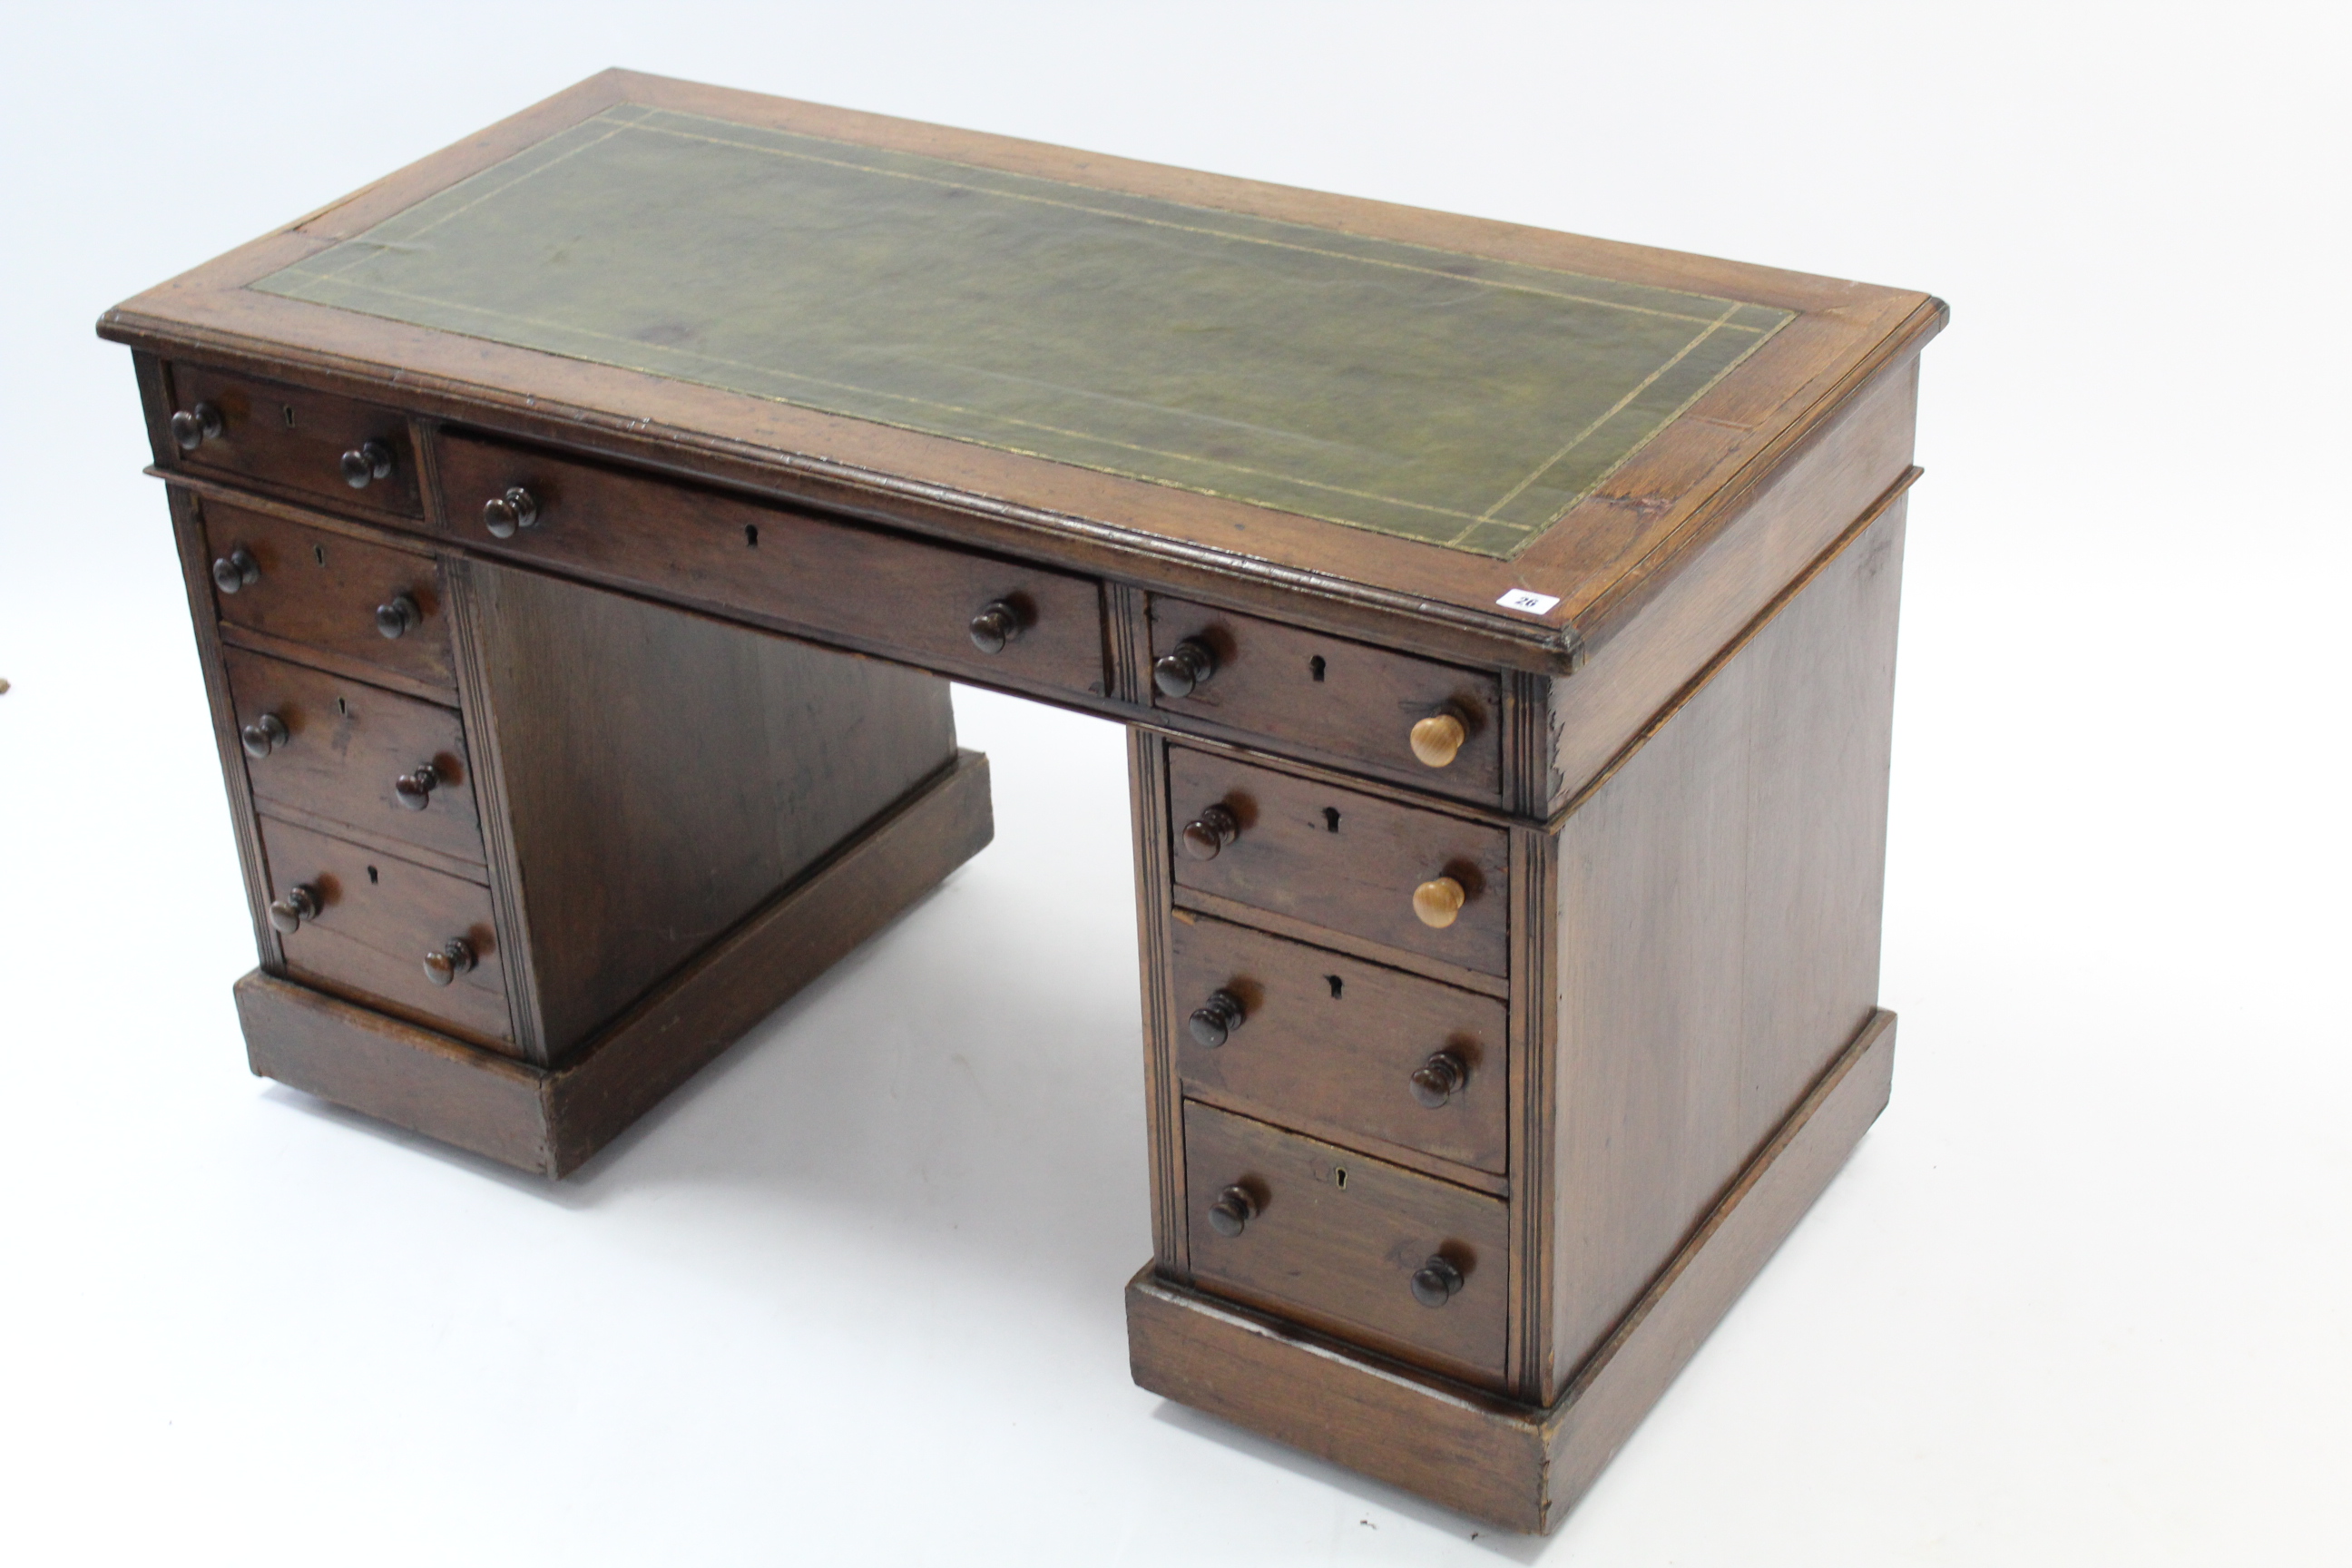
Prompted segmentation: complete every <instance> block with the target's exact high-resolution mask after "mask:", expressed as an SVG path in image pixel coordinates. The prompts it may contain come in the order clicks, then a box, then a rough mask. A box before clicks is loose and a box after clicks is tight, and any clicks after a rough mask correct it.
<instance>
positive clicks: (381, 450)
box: [343, 441, 392, 490]
mask: <svg viewBox="0 0 2352 1568" xmlns="http://www.w3.org/2000/svg"><path fill="white" fill-rule="evenodd" d="M390 478H392V448H391V447H387V446H385V445H384V444H383V442H381V441H362V442H361V443H360V444H359V445H358V446H356V447H352V449H351V450H350V451H348V452H345V453H344V454H343V483H345V484H347V485H349V486H351V487H352V489H355V490H363V489H367V488H368V483H369V481H370V480H372V479H390Z"/></svg>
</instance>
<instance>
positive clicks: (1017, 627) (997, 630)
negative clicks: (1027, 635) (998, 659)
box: [971, 599, 1029, 653]
mask: <svg viewBox="0 0 2352 1568" xmlns="http://www.w3.org/2000/svg"><path fill="white" fill-rule="evenodd" d="M1028 626H1029V620H1028V617H1027V616H1024V615H1023V614H1022V613H1021V612H1020V610H1019V609H1018V608H1016V607H1015V606H1013V605H1009V604H1007V603H1005V602H1004V601H1003V599H999V600H997V601H996V602H995V603H993V604H992V605H989V606H988V607H987V608H986V609H984V610H982V611H981V612H980V614H978V615H976V616H972V618H971V646H972V647H976V648H978V649H980V651H981V652H982V653H1003V651H1004V645H1005V644H1007V643H1013V642H1019V641H1020V640H1021V634H1022V633H1023V632H1024V631H1025V630H1027V629H1028Z"/></svg>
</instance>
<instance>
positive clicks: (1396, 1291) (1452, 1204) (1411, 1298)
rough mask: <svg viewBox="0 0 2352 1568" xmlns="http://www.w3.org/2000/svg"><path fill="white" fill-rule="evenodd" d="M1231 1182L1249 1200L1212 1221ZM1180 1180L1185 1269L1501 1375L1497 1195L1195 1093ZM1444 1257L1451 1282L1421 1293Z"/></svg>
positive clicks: (1257, 1301) (1503, 1216) (1503, 1245)
mask: <svg viewBox="0 0 2352 1568" xmlns="http://www.w3.org/2000/svg"><path fill="white" fill-rule="evenodd" d="M1236 1187H1237V1188H1240V1189H1241V1190H1242V1191H1243V1193H1244V1194H1247V1201H1246V1203H1245V1204H1243V1205H1229V1207H1228V1211H1227V1214H1228V1216H1230V1215H1231V1214H1232V1212H1233V1210H1234V1207H1235V1206H1238V1207H1240V1208H1242V1209H1244V1210H1245V1211H1254V1212H1249V1213H1248V1214H1247V1217H1246V1218H1245V1219H1244V1221H1243V1223H1242V1224H1241V1226H1240V1227H1239V1233H1238V1234H1234V1235H1226V1234H1222V1233H1221V1232H1220V1231H1219V1229H1218V1228H1217V1226H1218V1220H1219V1216H1217V1215H1214V1214H1213V1210H1214V1209H1215V1207H1216V1205H1218V1204H1219V1202H1220V1200H1221V1198H1223V1194H1225V1192H1226V1190H1227V1189H1228V1188H1236ZM1184 1188H1185V1209H1186V1225H1187V1234H1188V1237H1189V1251H1190V1255H1191V1258H1192V1279H1193V1282H1194V1283H1195V1284H1197V1285H1199V1286H1201V1287H1202V1289H1210V1290H1215V1291H1219V1292H1221V1293H1223V1294H1224V1295H1227V1296H1231V1297H1233V1298H1234V1300H1240V1301H1244V1302H1246V1303H1248V1304H1250V1305H1252V1306H1257V1307H1263V1308H1265V1310H1269V1311H1273V1312H1277V1313H1280V1314H1282V1315H1283V1316H1286V1317H1290V1318H1295V1319H1297V1320H1298V1321H1302V1322H1305V1323H1307V1324H1309V1325H1310V1326H1313V1327H1317V1328H1321V1329H1324V1330H1327V1331H1330V1332H1332V1333H1334V1334H1337V1335H1339V1336H1340V1337H1343V1338H1345V1339H1349V1340H1351V1341H1354V1342H1358V1343H1360V1344H1364V1345H1367V1346H1370V1347H1371V1348H1372V1349H1375V1350H1380V1351H1383V1352H1387V1353H1389V1354H1391V1355H1394V1356H1396V1357H1398V1358H1399V1359H1400V1360H1403V1361H1410V1362H1415V1363H1420V1364H1421V1365H1423V1366H1427V1367H1430V1368H1432V1369H1433V1370H1435V1371H1438V1372H1443V1373H1449V1374H1451V1375H1453V1376H1455V1377H1459V1378H1462V1379H1464V1380H1465V1381H1467V1382H1472V1383H1477V1384H1486V1385H1487V1386H1489V1387H1497V1386H1500V1385H1501V1384H1502V1382H1503V1374H1504V1364H1503V1363H1504V1349H1505V1335H1506V1331H1507V1321H1508V1315H1507V1304H1508V1302H1507V1297H1508V1291H1507V1283H1508V1277H1509V1274H1510V1269H1509V1268H1508V1248H1507V1238H1508V1225H1507V1215H1508V1213H1509V1210H1508V1207H1507V1205H1505V1204H1504V1202H1503V1201H1502V1200H1501V1199H1499V1198H1491V1197H1488V1196H1486V1194H1483V1193H1474V1192H1471V1191H1469V1190H1468V1189H1467V1188H1464V1187H1457V1186H1454V1185H1453V1184H1450V1183H1446V1182H1441V1181H1437V1180H1435V1179H1433V1178H1432V1177H1429V1176H1422V1175H1416V1174H1414V1173H1412V1172H1410V1171H1405V1170H1400V1169H1399V1168H1397V1167H1396V1166H1394V1165H1389V1164H1383V1163H1381V1162H1380V1161H1378V1160H1374V1159H1371V1158H1369V1157H1368V1156H1365V1155H1360V1154H1350V1153H1349V1152H1346V1151H1345V1150H1342V1149H1337V1148H1334V1147H1332V1146H1331V1145H1330V1144H1328V1143H1318V1142H1316V1141H1315V1140H1313V1139H1311V1138H1302V1137H1300V1136H1299V1135H1298V1134H1297V1133H1295V1132H1285V1131H1282V1130H1281V1129H1280V1128H1277V1127H1269V1126H1267V1125H1265V1123H1264V1122H1261V1121H1251V1120H1250V1119H1249V1118H1247V1117H1243V1116H1234V1115H1231V1114H1229V1113H1227V1112H1225V1111H1222V1110H1214V1109H1213V1108H1212V1107H1210V1106H1206V1105H1202V1104H1200V1103H1198V1102H1197V1101H1193V1102H1187V1103H1186V1105H1185V1107H1184ZM1227 1228H1228V1229H1230V1228H1232V1227H1231V1226H1230V1223H1229V1219H1228V1224H1227ZM1441 1259H1442V1260H1443V1266H1442V1267H1440V1266H1438V1265H1437V1261H1436V1260H1441ZM1447 1269H1450V1270H1451V1271H1452V1272H1453V1274H1454V1275H1455V1276H1458V1279H1459V1289H1456V1290H1455V1291H1454V1294H1453V1295H1452V1296H1451V1297H1450V1298H1444V1299H1442V1300H1440V1301H1439V1303H1438V1304H1435V1305H1431V1304H1425V1303H1424V1301H1423V1300H1422V1299H1421V1298H1420V1296H1418V1295H1417V1294H1416V1284H1417V1283H1418V1282H1419V1281H1418V1280H1417V1277H1419V1276H1423V1275H1424V1273H1425V1272H1426V1273H1429V1274H1431V1275H1433V1277H1434V1278H1436V1279H1443V1278H1444V1274H1445V1271H1446V1270H1447Z"/></svg>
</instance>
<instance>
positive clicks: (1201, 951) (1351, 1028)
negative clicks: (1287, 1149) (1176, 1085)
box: [1171, 910, 1509, 1175]
mask: <svg viewBox="0 0 2352 1568" xmlns="http://www.w3.org/2000/svg"><path fill="white" fill-rule="evenodd" d="M1171 935H1172V937H1173V939H1174V948H1175V963H1174V974H1173V979H1174V982H1175V987H1176V1016H1177V1020H1178V1026H1177V1037H1176V1063H1177V1071H1178V1073H1179V1075H1180V1076H1181V1078H1182V1079H1183V1082H1184V1089H1185V1092H1186V1093H1188V1094H1194V1093H1198V1094H1201V1095H1204V1096H1206V1097H1207V1098H1210V1099H1213V1100H1225V1101H1234V1102H1238V1107H1239V1109H1242V1110H1254V1111H1256V1112H1258V1113H1260V1114H1263V1115H1265V1116H1269V1117H1271V1118H1272V1119H1274V1120H1275V1121H1280V1122H1283V1123H1285V1124H1286V1125H1290V1126H1302V1127H1307V1128H1310V1129H1312V1130H1314V1131H1320V1132H1326V1133H1328V1135H1330V1136H1333V1137H1337V1138H1339V1139H1340V1140H1342V1141H1343V1142H1344V1141H1346V1140H1349V1139H1351V1138H1358V1137H1369V1138H1376V1139H1380V1140H1381V1141H1383V1142H1389V1143H1394V1144H1400V1145H1402V1146H1403V1147H1404V1148H1407V1149H1413V1150H1418V1151H1420V1152H1422V1153H1424V1154H1430V1155H1433V1156H1435V1157H1436V1158H1438V1159H1441V1160H1450V1161H1453V1162H1454V1163H1456V1164H1462V1165H1468V1166H1472V1167H1475V1168H1476V1169H1478V1170H1481V1171H1488V1172H1492V1173H1495V1174H1496V1175H1501V1174H1502V1173H1504V1170H1505V1155H1506V1152H1507V1142H1506V1131H1505V1125H1506V1124H1505V1119H1504V1106H1505V1103H1506V1098H1507V1097H1506V1091H1505V1088H1504V1086H1505V1084H1506V1083H1507V1082H1508V1081H1509V1079H1508V1074H1507V1072H1506V1071H1505V1070H1504V1069H1505V1064H1506V1062H1507V1059H1508V1058H1507V1056H1506V1044H1505V1042H1506V1040H1507V1033H1506V1022H1505V1016H1506V1015H1505V1008H1504V1005H1503V1004H1502V1003H1501V1002H1499V1001H1497V1000H1496V999H1495V998H1494V997H1492V996H1481V995H1479V994H1476V993H1475V992H1470V991H1462V990H1457V989H1456V988H1454V986H1451V985H1441V984H1438V983H1437V982H1435V981H1433V980H1423V979H1421V978H1419V977H1418V976H1415V975H1411V974H1404V973H1400V972H1398V971H1396V970H1393V969H1387V968H1383V967H1382V966H1381V965H1379V964H1376V963H1362V962H1360V961H1359V960H1357V959H1352V958H1348V957H1344V956H1342V955H1341V954H1339V953H1336V952H1325V951H1323V950H1322V949H1320V948H1314V947H1308V946H1307V945H1305V944H1304V943H1301V942H1286V941H1285V940H1283V939H1282V938H1281V937H1278V936H1268V935H1266V934H1265V932H1263V931H1251V930H1249V929H1247V928H1246V927H1243V926H1236V925H1229V924H1227V923H1226V922H1225V921H1218V920H1211V919H1209V918H1207V917H1205V916H1195V915H1191V914H1188V913H1186V912H1185V911H1183V910H1178V911H1177V912H1176V919H1175V923H1174V924H1173V925H1172V926H1171Z"/></svg>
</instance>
